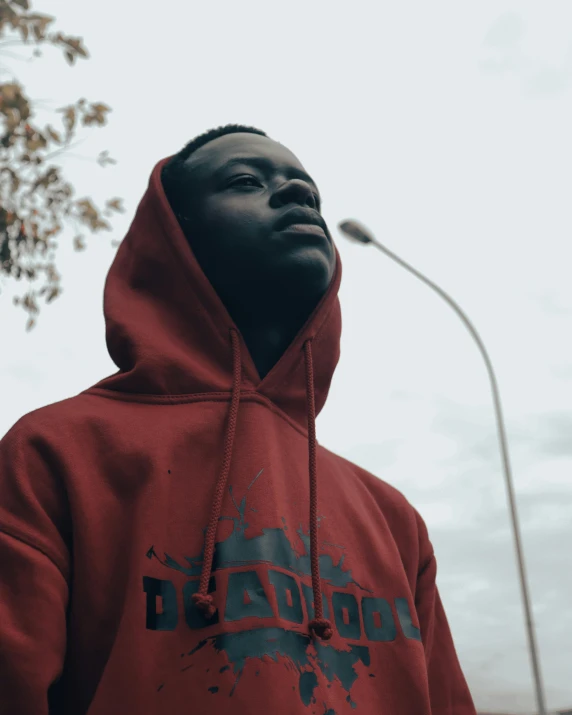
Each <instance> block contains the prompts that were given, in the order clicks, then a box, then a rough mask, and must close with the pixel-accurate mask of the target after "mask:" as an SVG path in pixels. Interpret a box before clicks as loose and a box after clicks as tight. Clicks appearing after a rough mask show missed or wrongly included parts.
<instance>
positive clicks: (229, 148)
mask: <svg viewBox="0 0 572 715" xmlns="http://www.w3.org/2000/svg"><path fill="white" fill-rule="evenodd" d="M246 156H248V157H260V158H265V159H267V160H270V161H271V162H272V163H274V164H275V165H276V166H283V167H295V168H297V169H303V168H304V167H303V166H302V164H301V163H300V161H299V160H298V158H297V157H296V156H295V155H294V154H293V153H292V152H291V151H290V150H289V149H287V148H286V147H285V146H283V145H282V144H279V143H278V142H276V141H274V140H273V139H270V138H268V137H263V136H261V135H259V134H251V133H246V132H237V133H235V134H225V135H224V136H222V137H217V138H216V139H213V140H212V141H210V142H208V143H207V144H205V145H204V146H202V147H200V149H197V151H196V152H194V153H193V154H191V156H190V157H189V158H188V159H187V161H186V162H185V164H186V166H187V168H188V169H189V170H190V171H191V172H192V174H193V175H194V176H197V177H201V178H203V177H206V176H210V175H212V174H214V172H216V171H217V170H219V169H221V168H223V167H224V166H225V164H226V163H227V162H229V161H230V160H231V159H235V158H237V157H246Z"/></svg>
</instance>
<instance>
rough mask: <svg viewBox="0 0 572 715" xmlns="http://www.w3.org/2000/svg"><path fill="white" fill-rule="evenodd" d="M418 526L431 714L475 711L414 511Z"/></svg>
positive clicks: (419, 596) (419, 603)
mask: <svg viewBox="0 0 572 715" xmlns="http://www.w3.org/2000/svg"><path fill="white" fill-rule="evenodd" d="M415 516H416V518H417V522H418V529H419V549H420V551H419V572H418V575H417V586H416V589H415V608H416V610H417V616H418V618H419V626H420V630H421V640H422V642H423V646H424V648H425V660H426V663H427V673H428V678H429V693H430V697H431V713H432V715H476V710H475V705H474V703H473V700H472V697H471V693H470V691H469V687H468V685H467V681H466V680H465V676H464V675H463V671H462V670H461V665H460V663H459V659H458V657H457V653H456V650H455V645H454V643H453V637H452V635H451V629H450V628H449V623H448V621H447V616H446V614H445V609H444V608H443V603H442V602H441V597H440V595H439V589H438V588H437V584H436V576H437V561H436V559H435V554H434V552H433V547H432V545H431V542H430V540H429V535H428V532H427V527H426V525H425V522H424V521H423V519H422V518H421V516H420V515H419V513H418V512H417V511H415Z"/></svg>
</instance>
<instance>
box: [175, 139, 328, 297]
mask: <svg viewBox="0 0 572 715" xmlns="http://www.w3.org/2000/svg"><path fill="white" fill-rule="evenodd" d="M185 169H186V171H184V172H183V176H182V177H181V181H182V186H181V187H180V188H181V190H180V192H179V197H180V198H179V199H178V202H177V203H178V205H177V213H178V214H179V220H180V222H181V226H182V228H183V231H184V232H185V235H186V237H187V240H188V241H189V244H190V246H191V248H192V250H193V252H194V254H195V256H196V258H197V260H198V262H199V264H200V266H201V268H202V270H203V272H204V273H205V275H206V276H207V278H208V279H209V281H210V282H211V284H212V285H213V287H214V288H215V290H216V291H217V293H218V295H219V296H220V297H221V298H222V300H223V302H225V303H226V304H227V307H229V306H228V303H229V302H230V303H232V302H233V301H235V300H240V299H241V298H242V297H244V295H245V294H247V293H250V294H256V295H257V296H258V297H259V299H260V301H265V300H268V301H269V302H270V303H271V302H274V301H275V300H276V294H277V293H280V294H281V295H282V297H283V299H284V300H294V299H295V298H297V299H298V300H302V301H303V300H304V297H306V298H307V299H308V300H312V299H313V298H315V299H319V298H321V296H322V295H323V294H324V293H325V291H326V289H327V287H328V286H329V284H330V281H331V278H332V276H333V273H334V268H335V260H336V257H335V252H334V246H333V241H332V237H331V235H330V233H329V231H328V228H327V226H326V223H325V221H324V220H323V219H322V218H321V213H320V197H319V192H318V189H317V187H316V185H315V183H314V182H313V180H312V179H311V177H310V176H308V175H307V173H306V172H305V170H304V167H303V166H302V164H301V163H300V162H299V161H298V159H297V158H296V157H295V156H294V154H292V152H290V151H289V150H288V149H286V147H284V146H282V145H281V144H279V143H278V142H275V141H273V140H272V139H269V138H268V137H263V136H260V135H257V134H250V133H242V132H241V133H235V134H227V135H224V136H222V137H218V138H217V139H214V140H212V141H211V142H208V143H207V144H205V145H204V146H202V147H201V148H200V149H198V150H197V151H196V152H195V153H193V154H192V155H191V156H190V157H189V159H188V160H187V162H186V164H185ZM293 209H298V210H299V209H303V210H304V212H306V213H307V214H309V215H312V216H314V218H316V219H317V220H318V221H319V222H321V224H322V227H323V229H324V230H323V231H321V230H320V229H319V228H318V227H316V226H314V227H313V228H312V227H308V226H306V228H305V229H292V228H285V229H282V230H280V223H279V222H282V221H284V215H285V214H286V213H288V212H290V211H292V210H293ZM277 222H278V226H277Z"/></svg>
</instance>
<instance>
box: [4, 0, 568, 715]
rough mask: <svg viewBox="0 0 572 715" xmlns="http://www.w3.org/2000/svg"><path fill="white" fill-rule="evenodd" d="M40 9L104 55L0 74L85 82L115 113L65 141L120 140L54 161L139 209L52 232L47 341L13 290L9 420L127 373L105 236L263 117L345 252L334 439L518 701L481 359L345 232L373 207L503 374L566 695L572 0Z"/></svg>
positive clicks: (482, 700) (549, 638) (417, 290)
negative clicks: (413, 519) (53, 286)
mask: <svg viewBox="0 0 572 715" xmlns="http://www.w3.org/2000/svg"><path fill="white" fill-rule="evenodd" d="M44 9H45V10H46V11H47V12H50V13H52V14H53V15H55V16H56V18H57V23H56V25H55V26H54V29H58V30H59V29H61V30H62V31H64V32H66V33H69V34H72V35H80V36H82V37H83V38H84V41H85V44H86V46H87V47H88V49H89V50H90V52H91V59H90V60H89V61H83V62H80V63H79V64H78V65H77V66H76V67H74V68H69V67H68V66H67V64H66V63H65V61H64V60H63V58H62V57H61V53H59V52H57V51H56V50H49V49H47V50H46V51H45V56H44V58H42V59H38V60H35V61H33V62H30V63H26V62H23V61H16V60H12V59H10V58H8V57H5V58H4V61H3V64H4V65H8V66H10V67H12V68H13V70H14V72H15V73H16V74H17V76H18V77H19V78H20V79H21V80H22V81H23V82H24V84H25V87H26V90H27V91H28V93H29V94H30V95H31V96H32V97H35V98H41V99H43V100H47V101H46V102H45V103H44V105H43V106H45V107H52V108H56V107H59V106H63V105H64V104H67V103H71V102H73V101H75V100H76V99H78V98H80V97H81V96H85V97H86V98H87V99H88V100H90V101H96V100H102V101H104V102H106V103H107V104H109V105H110V106H111V107H112V108H113V110H114V111H113V112H112V113H111V115H110V123H109V125H108V126H107V127H106V128H105V129H94V130H93V131H91V133H90V132H88V131H87V132H86V133H85V136H87V137H88V138H87V139H86V141H85V142H84V143H83V144H82V145H81V146H80V147H78V148H77V149H75V150H74V151H73V152H72V153H74V154H76V155H79V156H83V157H95V156H96V155H97V154H98V153H99V151H101V150H103V149H109V151H110V154H111V156H113V157H114V158H116V159H117V160H118V164H117V165H116V166H109V167H106V168H100V167H99V166H98V165H97V163H95V161H93V162H90V161H87V160H85V159H81V158H72V157H70V158H68V159H66V160H64V162H63V165H64V166H65V170H66V172H67V176H68V177H69V178H71V179H72V180H73V181H74V182H75V184H76V187H77V192H78V194H77V195H78V196H83V195H89V196H91V197H93V198H94V200H96V201H97V202H99V205H100V206H102V205H103V201H104V200H105V199H106V198H109V197H112V196H122V197H124V199H125V207H126V209H127V211H126V213H125V214H124V215H119V216H117V217H116V218H114V219H113V225H114V230H113V232H112V233H102V234H98V235H96V236H91V235H89V234H87V235H86V238H87V239H88V245H89V248H88V250H87V251H85V252H84V253H75V252H74V251H73V250H72V249H71V248H70V246H69V244H70V243H71V237H72V236H73V235H74V234H73V232H72V229H71V228H70V230H69V232H66V234H65V237H63V238H61V239H60V246H61V248H60V250H59V270H60V272H61V273H62V276H63V287H64V293H63V296H62V297H61V298H59V299H58V300H57V301H56V302H55V303H54V304H52V305H51V306H47V307H44V308H43V309H42V312H41V314H40V317H39V324H38V327H37V328H35V329H34V330H33V331H32V332H31V333H25V331H24V326H25V320H26V316H25V314H24V312H23V311H22V310H21V309H18V308H15V307H12V306H11V295H13V294H14V293H15V288H17V289H18V292H21V290H23V288H24V284H17V285H16V286H13V287H11V286H10V285H6V286H5V287H4V288H3V291H2V296H1V298H0V300H1V301H2V303H3V308H2V335H3V338H4V343H3V349H2V350H1V351H0V376H1V378H2V385H3V395H2V403H1V409H0V434H4V433H5V432H6V431H7V430H8V429H9V428H10V427H11V426H12V424H13V423H14V422H16V421H17V420H18V419H19V418H20V417H21V416H22V415H23V414H25V413H27V412H29V411H31V410H33V409H36V408H38V407H41V406H43V405H46V404H50V403H52V402H55V401H59V400H62V399H64V398H67V397H70V396H72V395H74V394H77V393H78V392H80V391H81V390H82V389H84V388H86V387H89V386H90V385H92V384H94V383H95V382H97V381H98V380H99V379H101V378H102V377H104V376H106V375H108V374H110V373H112V372H114V371H115V366H114V365H113V363H112V362H111V360H110V358H109V357H108V355H107V351H106V347H105V340H104V321H103V313H102V294H103V285H104V280H105V275H106V273H107V270H108V268H109V266H110V264H111V261H112V259H113V255H114V249H113V248H112V247H111V240H112V239H121V238H122V237H123V235H124V234H125V232H126V230H127V228H128V226H129V223H130V222H131V220H132V218H133V214H134V211H135V209H136V207H137V204H138V202H139V200H140V198H141V196H142V194H143V192H144V191H145V189H146V187H147V183H148V180H149V174H150V171H151V169H152V167H153V165H154V164H155V163H156V161H158V160H159V159H160V158H162V157H164V156H167V155H168V154H171V153H174V152H175V151H178V149H180V148H181V147H182V146H183V145H184V144H185V143H186V142H187V141H189V140H190V139H192V138H193V137H194V136H196V135H197V134H199V133H202V132H203V131H204V130H206V129H209V128H211V127H214V126H219V125H221V124H226V123H229V122H232V123H234V122H239V123H246V124H250V125H254V126H257V127H260V128H261V129H263V130H265V131H266V132H267V133H268V134H269V135H270V136H271V137H272V138H273V139H276V140H278V141H280V142H281V143H283V144H285V145H286V146H287V147H289V148H290V149H291V150H292V151H293V152H294V153H295V154H296V155H297V156H298V157H299V158H300V160H301V161H302V163H303V164H304V165H305V166H306V168H307V169H308V170H309V171H310V173H311V174H312V175H313V176H314V178H315V179H316V180H317V182H318V185H319V187H320V191H321V193H322V195H323V196H324V200H325V205H324V215H325V217H326V219H327V221H328V224H329V226H330V229H331V230H332V233H333V234H334V236H335V237H337V244H338V247H339V250H340V253H341V256H342V261H343V266H344V277H343V280H342V288H341V293H340V299H341V303H342V311H343V321H344V328H343V330H344V332H343V337H342V358H341V361H340V364H339V367H338V369H337V372H336V374H335V377H334V381H333V385H332V390H331V392H330V397H329V400H328V403H327V405H326V407H325V409H324V412H323V413H322V415H321V416H320V417H319V419H318V437H319V439H320V441H321V442H322V444H324V445H325V446H327V447H329V448H330V449H333V450H334V451H336V452H337V453H339V454H341V455H343V456H344V457H347V458H349V459H351V460H353V461H354V462H356V463H358V464H360V465H361V466H363V467H365V468H366V469H369V470H370V471H372V472H373V473H374V474H376V475H377V476H379V477H380V478H382V479H384V480H386V481H388V482H389V483H390V484H393V485H394V486H396V487H397V488H398V489H400V490H401V491H402V492H403V493H404V494H405V495H406V496H407V498H408V499H409V500H410V501H411V502H412V503H413V504H414V505H415V506H416V507H417V508H418V509H419V510H420V512H421V514H422V515H423V516H424V518H425V519H426V521H427V524H428V526H429V530H430V534H431V537H432V541H433V543H434V546H435V550H436V554H437V558H438V563H439V575H438V584H439V587H440V590H441V592H442V597H443V600H444V603H445V607H446V609H447V613H448V617H449V620H450V623H451V628H452V631H453V635H454V639H455V642H456V645H457V650H458V653H459V657H460V660H461V663H462V665H463V669H464V671H465V674H466V676H467V679H468V681H469V685H470V687H471V689H472V692H473V695H474V697H475V701H476V704H477V706H478V707H479V708H482V709H498V710H507V711H508V710H510V711H511V712H518V713H528V712H532V711H533V710H534V695H533V687H532V677H531V670H530V664H529V658H528V652H527V644H526V635H525V627H524V618H523V611H522V605H521V596H520V589H519V584H518V580H517V570H516V564H515V559H514V546H513V540H512V532H511V530H510V521H509V515H508V504H507V499H506V492H505V486H504V481H503V473H502V466H501V458H500V451H499V445H498V440H497V432H496V424H495V415H494V409H493V403H492V398H491V392H490V385H489V380H488V376H487V373H486V369H485V365H484V363H483V360H482V357H481V355H480V353H479V351H478V349H477V346H476V345H475V343H474V342H473V340H472V338H471V337H470V335H469V333H468V332H467V330H466V328H465V327H464V326H463V324H462V323H461V321H460V320H459V319H458V317H457V316H456V315H455V313H454V312H453V311H452V310H451V309H450V307H449V306H448V305H447V304H446V303H445V302H444V301H443V300H442V299H440V298H439V297H438V296H437V295H436V294H435V293H434V292H433V291H431V290H430V289H429V288H428V287H427V286H425V285H424V284H423V283H421V282H420V281H419V280H417V279H416V278H414V277H413V276H412V275H411V274H410V273H408V272H407V271H406V270H405V269H403V268H402V267H400V266H398V265H397V264H396V263H394V262H393V261H391V260H390V259H389V258H387V257H386V256H384V255H383V254H382V253H379V252H377V251H375V249H373V248H372V247H363V246H359V245H356V244H351V243H348V242H347V241H345V239H343V238H342V237H341V236H340V235H339V233H338V232H337V230H336V225H337V223H338V222H339V221H340V220H342V219H344V218H348V217H355V218H358V219H359V220H361V221H362V222H363V223H365V224H366V225H367V226H368V227H369V228H370V229H372V230H373V231H374V232H375V233H376V235H377V237H378V238H379V240H381V241H382V242H383V243H385V244H386V245H387V246H388V248H390V249H391V250H393V251H394V252H396V253H397V254H398V255H399V256H401V257H402V258H403V259H404V260H406V261H408V262H410V263H411V264H412V265H413V266H414V267H415V268H417V269H418V270H420V271H422V272H423V273H425V274H426V275H427V276H428V277H429V278H431V279H432V280H433V281H435V282H437V283H438V284H439V285H440V286H441V287H442V288H443V289H444V290H446V291H447V292H448V293H449V294H450V295H451V296H452V297H453V298H454V299H455V300H456V301H457V302H458V303H459V304H460V306H461V307H462V308H463V309H464V310H465V311H466V312H467V314H468V315H469V317H470V319H471V320H472V321H473V322H474V324H475V325H476V327H477V330H478V331H479V333H480V335H481V337H482V339H483V340H484V342H485V344H486V346H487V349H488V351H489V354H490V356H491V360H492V362H493V365H494V367H495V371H496V374H497V377H498V381H499V385H500V391H501V399H502V403H503V408H504V413H505V418H506V424H507V431H508V438H509V447H510V457H511V463H512V468H513V472H514V482H515V488H516V491H517V498H518V506H519V510H520V519H521V527H522V534H523V541H524V548H525V556H526V561H527V570H528V576H529V583H530V588H531V596H532V600H533V603H534V618H535V621H536V628H537V635H538V642H539V647H540V655H541V663H542V671H543V675H544V681H545V686H546V693H547V701H548V705H549V707H550V708H551V709H557V708H564V707H572V677H571V676H572V598H571V596H572V557H571V550H570V544H571V543H572V519H571V518H570V517H571V506H572V439H571V435H572V410H571V409H570V408H571V407H572V340H570V333H571V329H570V328H571V325H570V321H571V318H572V289H571V282H570V263H571V260H572V249H571V248H570V239H571V224H572V218H571V214H570V201H571V196H572V178H571V172H570V167H571V166H572V141H571V139H570V136H571V129H570V128H571V127H572V91H571V88H572V34H571V32H570V27H571V23H572V3H570V2H568V1H561V2H548V0H545V1H544V2H542V3H540V2H534V3H532V2H524V1H523V0H521V1H520V2H518V3H516V2H513V3H509V2H505V0H494V1H491V0H481V1H480V2H478V3H476V2H474V3H458V2H452V1H451V2H442V1H435V2H431V3H427V2H424V1H423V2H422V1H421V0H419V1H418V2H412V1H411V0H410V1H409V2H402V3H393V2H392V3H390V2H384V3H374V2H364V1H359V0H354V2H351V3H342V2H332V1H331V0H328V1H326V0H322V1H320V2H316V1H314V2H311V1H309V0H290V1H289V2H288V3H287V4H284V3H269V2H268V1H267V0H264V2H246V3H245V2H243V3H234V2H230V1H229V0H227V1H225V2H216V3H202V4H197V3H183V2H176V1H175V0H162V2H161V3H160V5H150V6H149V10H144V8H143V6H142V5H141V4H140V3H138V4H136V3H117V2H115V1H114V0H99V2H97V3H78V2H72V1H71V0H58V1H55V0H49V2H48V1H47V0H46V3H45V5H44V4H42V3H39V2H37V3H34V10H37V11H39V12H42V11H44ZM10 50H11V51H13V52H16V53H18V54H20V55H21V56H23V57H28V56H29V51H28V50H24V49H21V50H14V49H13V48H10ZM8 78H9V76H8V75H5V74H3V75H1V79H3V80H7V79H8ZM44 119H46V120H49V119H50V118H49V117H48V115H45V114H44V113H42V114H39V115H38V120H41V121H43V120H44ZM53 123H54V124H55V123H56V120H53ZM84 131H85V130H84ZM82 136H83V135H82Z"/></svg>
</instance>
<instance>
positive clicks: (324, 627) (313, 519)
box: [304, 340, 333, 641]
mask: <svg viewBox="0 0 572 715" xmlns="http://www.w3.org/2000/svg"><path fill="white" fill-rule="evenodd" d="M304 357H305V359H306V402H307V405H308V449H309V453H310V562H311V564H312V591H313V592H314V612H315V618H314V620H313V621H311V622H310V624H309V627H310V632H311V631H314V632H315V633H316V635H318V636H319V637H320V638H322V639H323V640H325V641H327V640H330V638H331V637H332V634H333V631H332V624H331V623H330V621H328V619H327V618H324V614H323V612H322V590H321V588H320V563H319V561H318V480H317V476H316V407H315V405H314V363H313V361H312V341H311V340H307V341H306V342H305V343H304Z"/></svg>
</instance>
